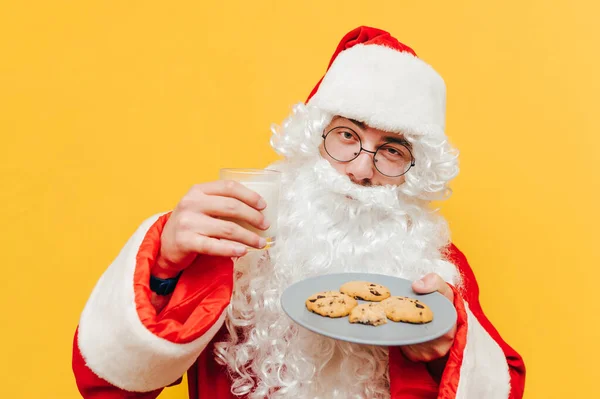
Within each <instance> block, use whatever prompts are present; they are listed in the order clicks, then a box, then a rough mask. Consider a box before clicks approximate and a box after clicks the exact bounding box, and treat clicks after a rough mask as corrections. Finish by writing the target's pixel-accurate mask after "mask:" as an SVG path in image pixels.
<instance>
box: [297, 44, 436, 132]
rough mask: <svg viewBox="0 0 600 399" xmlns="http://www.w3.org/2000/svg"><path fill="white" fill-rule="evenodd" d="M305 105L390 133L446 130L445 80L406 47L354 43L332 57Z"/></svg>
mask: <svg viewBox="0 0 600 399" xmlns="http://www.w3.org/2000/svg"><path fill="white" fill-rule="evenodd" d="M308 105H314V106H317V107H319V108H321V109H323V110H325V111H327V112H330V113H331V114H333V115H341V116H344V117H347V118H352V119H356V120H359V121H361V122H365V123H366V124H368V125H369V126H371V127H374V128H378V129H381V130H385V131H389V132H401V131H408V132H411V133H412V134H432V135H440V134H442V133H443V132H444V126H445V114H446V85H445V83H444V80H443V79H442V77H441V76H440V75H439V74H438V73H437V72H436V71H435V70H434V69H433V68H432V67H431V66H429V65H428V64H427V63H425V62H424V61H422V60H421V59H419V58H417V57H415V56H413V55H412V54H410V53H407V52H400V51H397V50H394V49H391V48H389V47H385V46H380V45H372V44H370V45H363V44H358V45H356V46H354V47H352V48H349V49H348V50H344V51H342V52H341V53H340V54H339V55H338V56H337V57H336V59H335V61H334V62H333V64H332V65H331V67H330V68H329V70H328V71H327V73H326V74H325V77H324V78H323V81H322V82H321V85H320V86H319V89H318V91H317V93H315V95H314V96H313V97H312V98H311V99H310V101H309V102H308Z"/></svg>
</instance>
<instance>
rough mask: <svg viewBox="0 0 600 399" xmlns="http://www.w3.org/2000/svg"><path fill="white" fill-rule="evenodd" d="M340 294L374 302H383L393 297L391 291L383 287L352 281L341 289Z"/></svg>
mask: <svg viewBox="0 0 600 399" xmlns="http://www.w3.org/2000/svg"><path fill="white" fill-rule="evenodd" d="M340 292H342V293H344V294H347V295H350V296H351V297H352V298H354V299H362V300H365V301H372V302H381V301H383V300H384V299H386V298H389V296H390V295H391V294H390V290H388V289H387V288H386V287H384V286H383V285H381V284H375V283H370V282H368V281H350V282H348V283H346V284H344V285H342V286H341V287H340Z"/></svg>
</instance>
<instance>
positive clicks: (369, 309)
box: [348, 302, 387, 326]
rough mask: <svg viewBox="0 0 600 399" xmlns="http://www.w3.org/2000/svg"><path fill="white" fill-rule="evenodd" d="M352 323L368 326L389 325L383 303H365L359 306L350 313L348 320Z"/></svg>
mask: <svg viewBox="0 0 600 399" xmlns="http://www.w3.org/2000/svg"><path fill="white" fill-rule="evenodd" d="M348 320H349V321H350V323H359V324H366V325H369V326H379V325H382V324H385V323H387V319H386V315H385V310H384V309H383V306H382V305H381V303H374V302H371V303H363V304H361V305H358V306H357V307H355V308H354V309H352V311H351V312H350V317H349V318H348Z"/></svg>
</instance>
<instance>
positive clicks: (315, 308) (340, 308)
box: [306, 291, 358, 317]
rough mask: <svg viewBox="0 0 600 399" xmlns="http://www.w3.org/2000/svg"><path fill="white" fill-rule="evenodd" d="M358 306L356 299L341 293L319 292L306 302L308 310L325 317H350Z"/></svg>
mask: <svg viewBox="0 0 600 399" xmlns="http://www.w3.org/2000/svg"><path fill="white" fill-rule="evenodd" d="M356 305H358V302H356V300H355V299H354V298H352V297H350V296H348V295H346V294H342V293H341V292H339V291H323V292H318V293H316V294H314V295H312V296H311V297H309V298H308V299H307V300H306V308H307V309H308V310H310V311H311V312H313V313H316V314H318V315H321V316H325V317H344V316H348V314H349V313H350V311H351V310H352V308H354V307H355V306H356Z"/></svg>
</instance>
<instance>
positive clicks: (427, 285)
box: [412, 274, 438, 294]
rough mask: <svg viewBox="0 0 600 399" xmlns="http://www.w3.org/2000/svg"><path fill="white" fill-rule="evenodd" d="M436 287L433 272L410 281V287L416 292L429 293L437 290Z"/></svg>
mask: <svg viewBox="0 0 600 399" xmlns="http://www.w3.org/2000/svg"><path fill="white" fill-rule="evenodd" d="M437 288H438V287H437V281H436V279H435V275H433V274H428V275H426V276H424V277H422V278H421V279H419V280H416V281H415V282H413V283H412V289H413V291H414V292H415V293H417V294H429V293H431V292H434V291H437Z"/></svg>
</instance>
